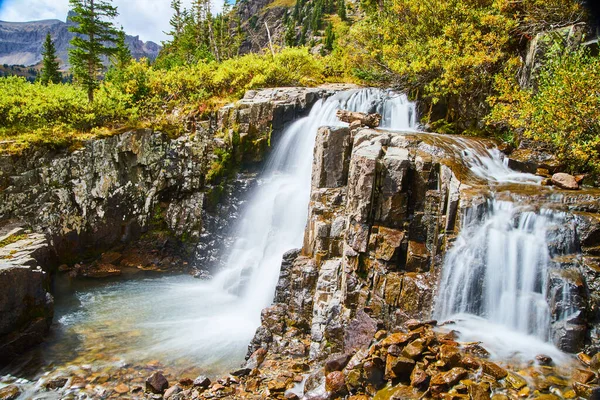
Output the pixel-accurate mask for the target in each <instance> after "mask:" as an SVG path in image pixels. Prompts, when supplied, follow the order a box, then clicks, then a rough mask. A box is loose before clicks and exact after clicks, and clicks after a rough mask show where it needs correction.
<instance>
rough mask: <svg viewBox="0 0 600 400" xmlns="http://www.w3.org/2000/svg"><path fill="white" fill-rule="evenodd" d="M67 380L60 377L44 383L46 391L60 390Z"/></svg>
mask: <svg viewBox="0 0 600 400" xmlns="http://www.w3.org/2000/svg"><path fill="white" fill-rule="evenodd" d="M68 380H69V379H68V378H64V377H60V378H55V379H52V380H50V381H49V382H47V383H46V385H45V386H46V389H48V390H57V389H62V388H63V387H65V385H66V384H67V382H68Z"/></svg>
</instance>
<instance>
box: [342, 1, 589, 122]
mask: <svg viewBox="0 0 600 400" xmlns="http://www.w3.org/2000/svg"><path fill="white" fill-rule="evenodd" d="M558 3H560V4H561V5H562V6H561V8H560V9H559V10H557V5H558ZM362 4H363V7H364V8H365V9H366V12H367V18H364V19H362V20H361V21H359V22H358V23H356V24H355V25H354V26H353V27H352V28H351V30H350V32H349V34H348V35H347V36H346V37H344V38H342V40H341V44H342V46H344V47H345V48H346V51H345V56H346V58H347V60H348V63H349V64H350V65H351V66H352V68H354V71H355V74H356V75H357V76H358V77H360V78H362V79H364V80H366V81H375V82H382V81H384V82H388V83H391V84H394V85H396V86H398V87H399V88H401V89H402V90H405V91H408V92H410V93H411V94H412V95H414V96H415V97H418V98H420V99H421V100H423V101H424V102H425V103H426V104H427V105H429V106H435V105H438V106H443V107H441V109H442V110H444V114H443V115H439V107H438V115H429V116H430V117H431V119H432V120H439V119H444V120H445V121H444V124H445V123H447V122H451V123H454V125H455V126H454V127H455V128H456V130H458V131H464V130H469V129H473V128H477V127H478V125H479V121H480V120H481V118H482V117H483V116H485V115H486V114H487V112H488V108H487V105H486V101H485V99H486V98H487V96H489V95H490V94H492V93H493V82H494V75H495V74H497V73H499V72H500V71H502V70H503V69H504V67H505V65H506V63H507V62H508V60H509V59H510V58H511V56H512V55H514V54H516V53H518V51H519V50H520V49H522V48H521V47H520V46H521V43H525V42H526V41H525V40H523V39H524V36H527V35H530V34H533V33H535V31H536V29H544V28H549V27H554V26H556V25H560V24H561V23H567V22H572V21H573V20H576V19H577V18H579V14H580V12H579V10H580V8H579V5H578V2H577V1H575V0H560V1H559V0H524V1H518V2H515V1H511V0H447V1H439V0H387V1H385V2H379V1H375V0H363V3H362ZM578 12H579V14H578ZM549 15H551V16H552V18H551V20H550V21H547V20H544V18H550V17H549ZM433 110H434V111H435V108H434V109H433ZM428 122H431V120H429V121H428ZM445 126H448V125H447V124H445ZM435 127H436V126H434V128H435Z"/></svg>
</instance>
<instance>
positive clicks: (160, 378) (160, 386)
mask: <svg viewBox="0 0 600 400" xmlns="http://www.w3.org/2000/svg"><path fill="white" fill-rule="evenodd" d="M168 388H169V381H167V378H165V376H164V375H163V374H162V373H160V372H155V373H153V374H152V375H150V377H149V378H148V379H146V391H147V392H151V393H154V394H163V393H164V392H165V390H167V389H168Z"/></svg>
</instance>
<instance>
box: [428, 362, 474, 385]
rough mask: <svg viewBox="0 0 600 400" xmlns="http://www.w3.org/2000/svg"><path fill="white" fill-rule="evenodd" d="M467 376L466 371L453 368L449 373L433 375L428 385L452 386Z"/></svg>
mask: <svg viewBox="0 0 600 400" xmlns="http://www.w3.org/2000/svg"><path fill="white" fill-rule="evenodd" d="M467 374H468V371H467V370H466V369H464V368H460V367H455V368H452V369H451V370H450V371H447V372H441V373H439V374H437V375H435V376H434V377H432V378H431V381H430V383H431V385H432V386H443V385H446V386H453V385H455V384H456V383H458V381H460V380H461V379H463V378H464V377H465V376H467Z"/></svg>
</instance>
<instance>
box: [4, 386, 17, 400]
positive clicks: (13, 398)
mask: <svg viewBox="0 0 600 400" xmlns="http://www.w3.org/2000/svg"><path fill="white" fill-rule="evenodd" d="M20 395H21V389H19V387H18V386H16V385H8V386H6V387H4V388H2V389H0V400H17V399H18V398H19V396H20Z"/></svg>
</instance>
